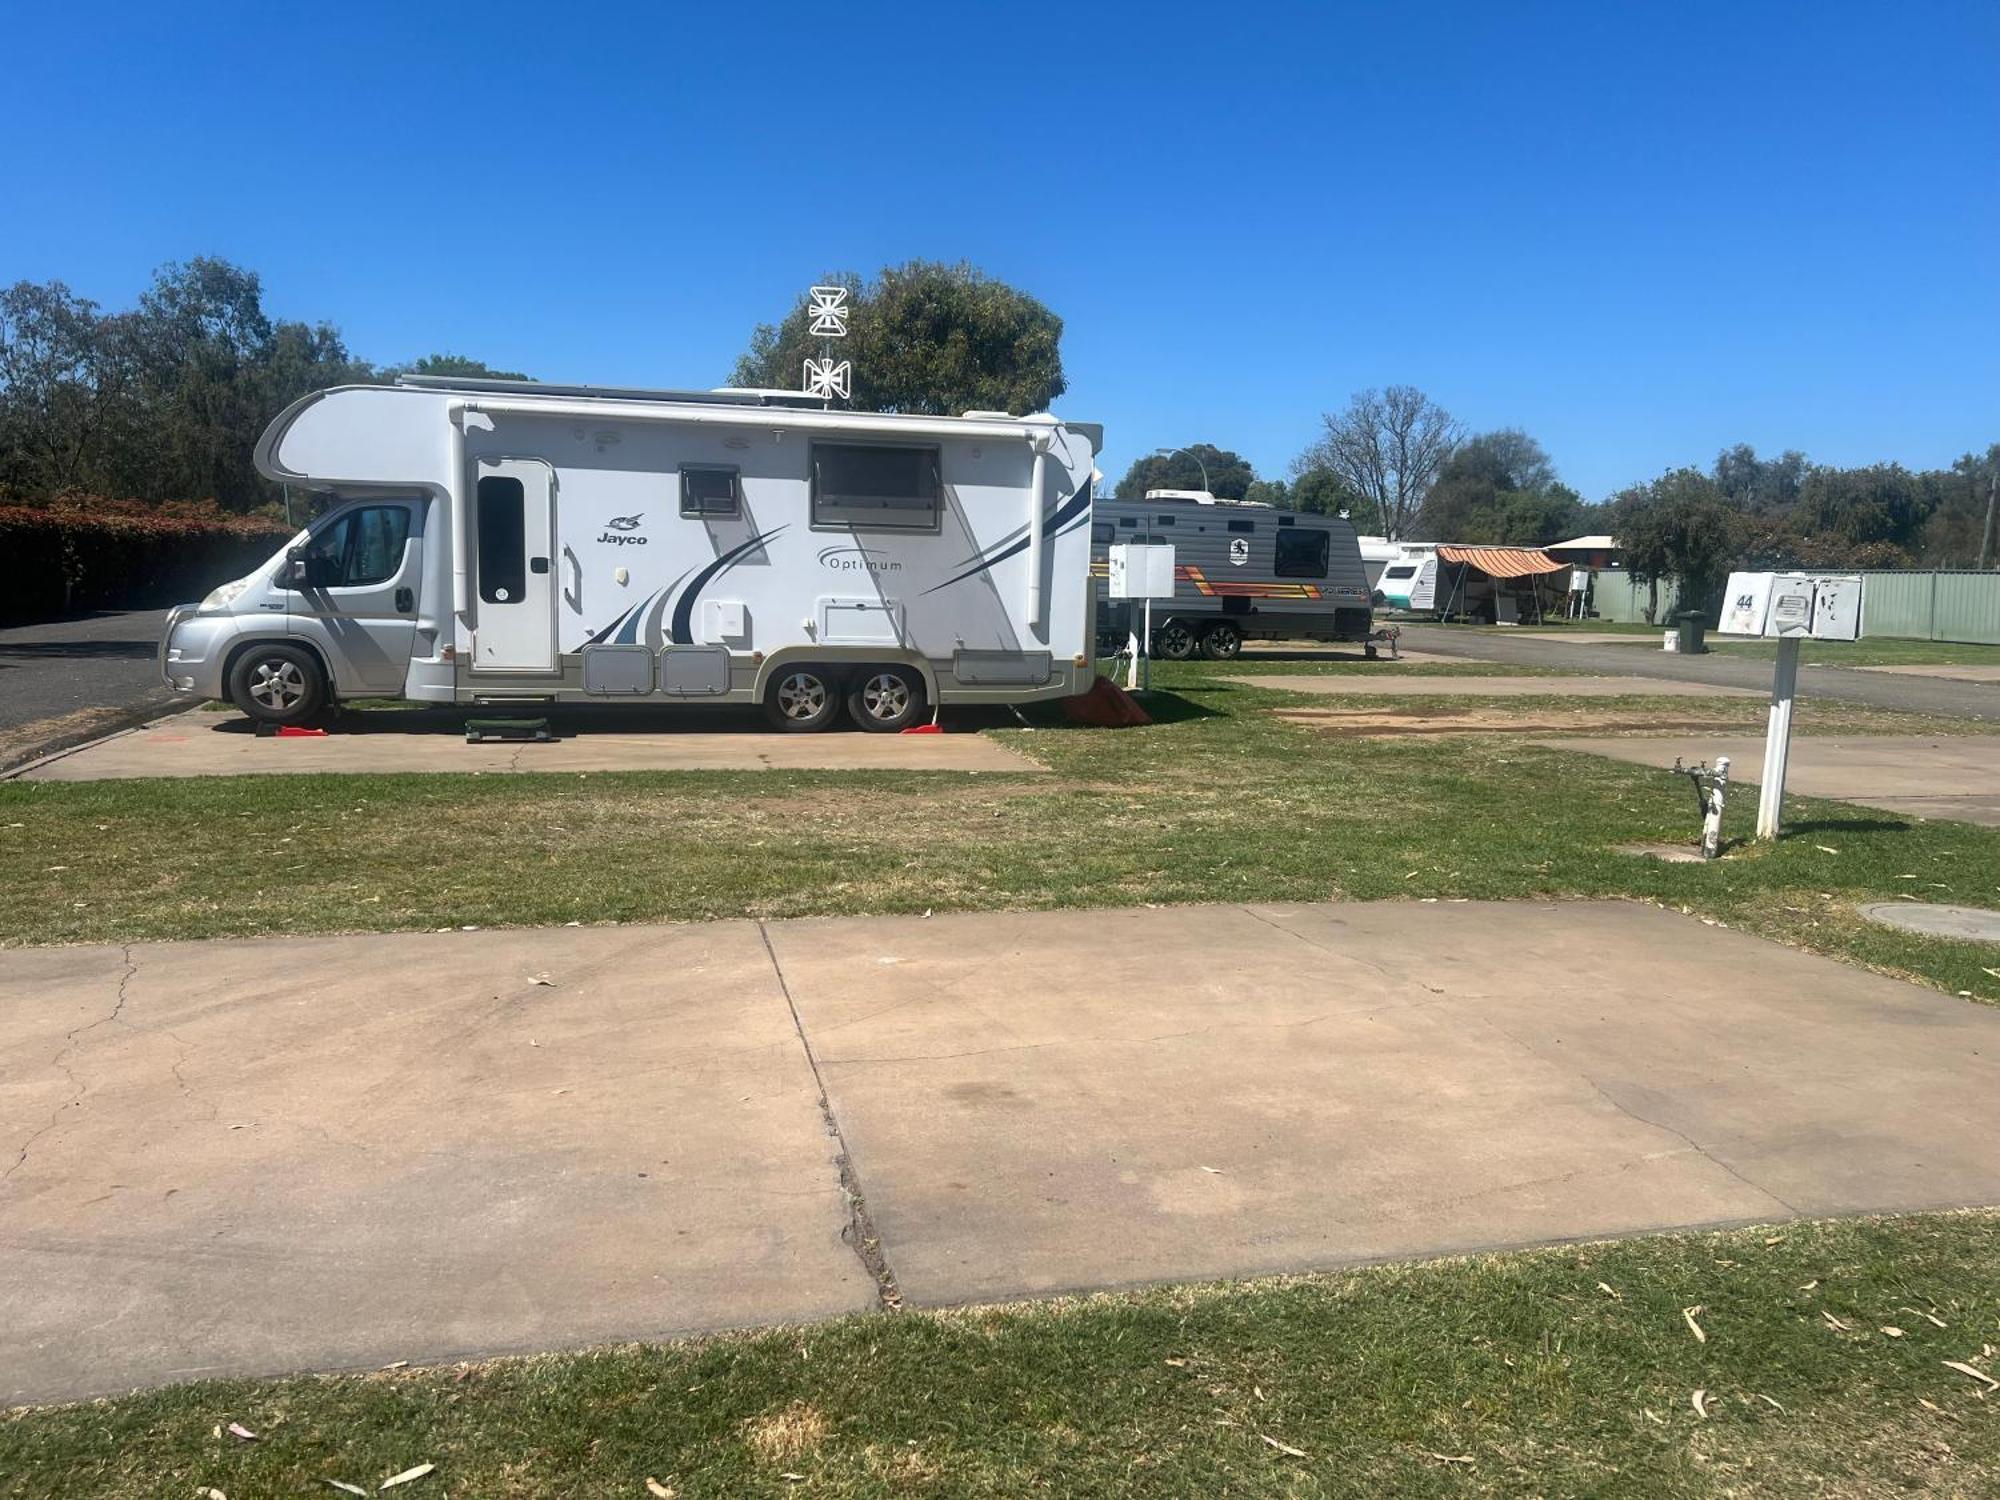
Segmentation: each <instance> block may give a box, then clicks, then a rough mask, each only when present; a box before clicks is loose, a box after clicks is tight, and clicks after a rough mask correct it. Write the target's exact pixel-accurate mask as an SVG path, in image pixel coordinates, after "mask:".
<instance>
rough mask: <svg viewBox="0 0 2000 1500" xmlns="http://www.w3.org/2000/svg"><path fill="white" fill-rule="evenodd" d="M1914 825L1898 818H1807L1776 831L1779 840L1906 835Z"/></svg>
mask: <svg viewBox="0 0 2000 1500" xmlns="http://www.w3.org/2000/svg"><path fill="white" fill-rule="evenodd" d="M1915 826H1916V825H1915V824H1913V823H1909V822H1906V821H1903V820H1901V819H1898V818H1808V819H1806V820H1805V821H1804V822H1802V823H1793V824H1790V825H1788V826H1787V827H1785V828H1782V829H1780V830H1779V831H1778V837H1779V838H1780V839H1781V840H1789V839H1796V838H1803V837H1804V836H1805V835H1807V834H1809V833H1822V834H1824V833H1908V832H1909V831H1910V830H1911V829H1912V828H1913V827H1915Z"/></svg>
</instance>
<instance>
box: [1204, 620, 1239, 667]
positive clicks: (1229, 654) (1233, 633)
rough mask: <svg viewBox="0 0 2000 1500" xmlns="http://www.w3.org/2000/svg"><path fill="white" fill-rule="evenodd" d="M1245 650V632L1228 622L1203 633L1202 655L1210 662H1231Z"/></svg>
mask: <svg viewBox="0 0 2000 1500" xmlns="http://www.w3.org/2000/svg"><path fill="white" fill-rule="evenodd" d="M1242 649H1243V632H1242V631H1240V630H1238V629H1237V628H1236V627H1235V626H1234V625H1232V624H1230V623H1229V622H1228V621H1227V620H1223V621H1220V622H1218V623H1217V624H1214V625H1211V626H1209V627H1208V629H1206V630H1204V631H1203V632H1202V633H1201V654H1202V655H1203V656H1205V657H1207V658H1208V659H1209V660H1210V661H1229V660H1230V659H1231V658H1233V657H1234V656H1235V655H1236V654H1237V653H1238V652H1240V651H1241V650H1242Z"/></svg>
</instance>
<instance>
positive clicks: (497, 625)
mask: <svg viewBox="0 0 2000 1500" xmlns="http://www.w3.org/2000/svg"><path fill="white" fill-rule="evenodd" d="M1101 441H1102V432H1101V429H1098V428H1096V427H1094V426H1090V425H1087V424H1078V423H1064V422H1062V421H1059V420H1058V419H1057V418H1055V417H1053V416H1050V415H1048V414H1046V413H1042V414H1037V415H1033V416H1027V417H1015V416H1009V415H1007V414H1005V413H1002V412H970V413H967V414H966V415H965V416H963V417H932V416H898V415H882V414H876V413H866V412H849V411H832V410H827V409H825V407H824V404H823V403H820V402H817V401H813V402H810V403H808V402H805V401H804V400H803V398H800V397H799V396H797V395H796V394H793V393H784V392H758V391H715V392H696V393H680V392H666V391H628V390H612V389H606V388H597V387H556V386H544V385H538V384H535V383H532V382H524V381H499V380H490V381H489V380H457V379H442V378H437V379H423V378H407V377H406V378H405V379H403V380H401V381H399V382H398V383H397V384H396V385H393V386H347V387H340V388H336V389H333V390H327V391H321V392H318V393H317V394H314V395H311V396H307V397H306V398H304V399H303V400H301V401H298V402H296V403H294V404H293V405H292V406H290V407H288V408H287V409H286V410H285V411H284V412H282V413H281V414H280V415H279V416H278V417H277V419H276V420H275V421H273V422H272V423H271V425H270V428H269V429H268V430H267V431H266V432H265V434H264V436H263V438H262V440H261V441H260V442H259V444H258V446H257V451H256V462H257V467H258V468H259V469H260V470H261V471H262V472H263V473H264V474H265V475H266V476H268V477H269V478H271V479H273V480H277V481H279V482H280V483H282V484H284V485H286V486H288V487H289V488H290V489H292V490H293V491H298V490H305V491H309V492H311V493H312V494H314V495H315V496H317V497H318V498H319V500H320V501H321V503H322V506H323V509H322V511H321V513H320V514H319V515H318V517H317V518H316V519H315V520H314V521H313V522H312V524H311V525H310V526H308V527H307V528H306V529H305V530H303V531H301V532H300V533H299V534H298V535H297V536H295V537H294V538H293V539H292V540H291V542H290V543H289V544H288V545H287V546H286V547H284V548H283V549H281V550H280V551H279V552H278V553H277V554H276V555H275V556H274V557H273V558H272V559H271V560H270V561H269V562H267V563H265V564H264V565H263V566H262V567H260V568H259V569H257V570H256V571H254V572H252V573H251V574H249V575H248V576H247V577H244V578H241V579H238V580H236V581H235V582H233V583H228V584H224V585H223V586H222V587H220V588H218V589H216V590H215V591H214V592H213V593H211V594H210V595H209V596H208V597H207V598H206V599H204V600H203V601H202V602H201V603H200V604H197V605H182V606H180V607H179V608H177V609H175V610H173V611H172V612H171V613H170V614H169V616H168V620H167V627H166V632H165V635H164V637H163V639H162V641H161V646H160V670H161V672H162V674H163V675H164V676H165V678H166V680H167V683H168V685H169V686H170V687H171V688H172V689H173V690H174V691H175V692H176V693H179V694H181V695H183V696H193V697H218V698H219V697H227V698H229V699H231V700H232V701H234V702H235V703H236V704H237V705H238V706H239V707H240V708H242V709H243V710H244V712H246V713H247V714H249V715H251V716H252V717H253V718H256V719H259V720H263V721H266V722H274V723H279V724H285V723H296V722H299V721H301V720H304V719H308V718H310V717H312V716H314V715H315V714H317V713H318V712H319V711H320V710H321V709H322V708H323V707H325V706H326V705H327V704H329V703H331V702H332V701H334V700H337V699H342V698H356V697H364V696H366V697H374V696H390V697H402V698H407V699H412V700H415V701H418V702H429V703H462V704H495V705H529V704H552V703H581V702H592V703H647V704H659V703H663V702H679V703H686V702H710V703H757V704H761V705H763V707H764V709H765V711H766V713H767V714H768V715H769V717H770V718H771V720H772V722H773V723H775V724H776V725H778V726H779V727H780V728H783V729H789V730H815V729H824V728H826V727H828V726H829V725H831V724H833V723H834V722H836V721H837V720H838V719H839V718H840V717H841V716H842V714H843V713H845V714H846V715H847V716H848V717H849V718H851V719H852V720H853V721H854V722H856V723H857V724H859V725H860V726H861V727H862V728H864V729H874V730H884V731H890V730H896V729H901V728H905V727H908V726H909V725H911V724H913V723H915V722H917V721H918V720H919V719H921V718H928V717H930V715H931V711H932V710H933V709H934V708H935V706H937V705H940V704H946V703H1019V702H1025V701H1029V700H1034V699H1041V698H1055V697H1064V696H1068V695H1070V694H1073V693H1079V692H1082V691H1083V690H1084V689H1085V688H1087V687H1088V686H1089V685H1090V682H1091V679H1092V676H1093V675H1094V674H1093V668H1092V659H1091V647H1092V640H1091V631H1092V623H1093V622H1092V619H1091V587H1090V581H1089V547H1090V521H1091V503H1092V480H1093V478H1094V475H1095V470H1094V467H1093V464H1094V461H1095V456H1096V452H1097V449H1098V448H1099V446H1100V445H1101Z"/></svg>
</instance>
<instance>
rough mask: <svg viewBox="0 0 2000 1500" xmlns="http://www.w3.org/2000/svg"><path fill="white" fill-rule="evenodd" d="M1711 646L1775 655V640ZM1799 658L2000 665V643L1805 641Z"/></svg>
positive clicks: (1716, 640) (1836, 663)
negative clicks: (1976, 644) (1978, 644)
mask: <svg viewBox="0 0 2000 1500" xmlns="http://www.w3.org/2000/svg"><path fill="white" fill-rule="evenodd" d="M1708 644H1709V647H1710V649H1711V650H1714V651H1717V652H1720V653H1721V654H1722V655H1724V656H1761V657H1774V656H1776V655H1777V654H1778V643H1777V642H1776V641H1746V640H1733V639H1731V638H1729V637H1727V636H1716V635H1711V636H1709V637H1708ZM1799 660H1800V661H1801V662H1802V663H1805V664H1807V665H1811V666H1821V667H1914V666H1960V667H2000V646H1970V645H1965V644H1962V643H1960V642H1955V641H1892V640H1861V641H1802V642H1800V644H1799Z"/></svg>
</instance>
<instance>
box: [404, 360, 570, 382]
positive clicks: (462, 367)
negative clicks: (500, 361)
mask: <svg viewBox="0 0 2000 1500" xmlns="http://www.w3.org/2000/svg"><path fill="white" fill-rule="evenodd" d="M382 373H383V374H384V375H386V376H389V377H391V378H393V377H395V376H397V375H457V376H462V377H464V378H465V379H468V380H532V379H533V378H534V377H533V376H531V375H524V374H522V373H521V372H520V371H519V370H496V369H494V368H493V366H491V365H489V364H488V363H486V361H485V360H483V359H473V358H472V357H471V356H470V355H465V354H426V355H425V356H424V357H423V358H422V359H413V360H411V361H410V362H409V363H408V364H407V365H396V366H394V367H392V368H390V369H387V370H384V371H383V372H382Z"/></svg>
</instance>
